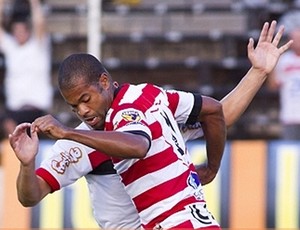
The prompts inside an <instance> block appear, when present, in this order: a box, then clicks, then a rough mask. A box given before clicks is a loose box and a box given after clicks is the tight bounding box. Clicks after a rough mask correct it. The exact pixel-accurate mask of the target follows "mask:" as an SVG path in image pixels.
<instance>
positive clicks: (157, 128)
mask: <svg viewBox="0 0 300 230" xmlns="http://www.w3.org/2000/svg"><path fill="white" fill-rule="evenodd" d="M149 129H150V130H151V134H152V140H155V139H157V138H159V137H161V136H162V127H161V125H160V123H159V122H158V121H156V122H154V123H152V124H151V125H149Z"/></svg>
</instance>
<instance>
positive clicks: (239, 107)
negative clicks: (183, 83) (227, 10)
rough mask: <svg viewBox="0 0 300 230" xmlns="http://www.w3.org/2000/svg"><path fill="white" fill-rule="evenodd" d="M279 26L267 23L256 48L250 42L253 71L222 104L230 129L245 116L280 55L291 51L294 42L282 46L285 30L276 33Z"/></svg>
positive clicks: (251, 69)
mask: <svg viewBox="0 0 300 230" xmlns="http://www.w3.org/2000/svg"><path fill="white" fill-rule="evenodd" d="M276 26H277V22H276V21H272V23H271V24H269V23H268V22H265V23H264V25H263V28H262V30H261V33H260V36H259V39H258V43H257V45H256V47H254V39H253V38H250V39H249V43H248V46H247V49H248V58H249V60H250V62H251V64H252V67H251V68H250V69H249V71H248V72H247V73H246V75H245V76H244V77H243V78H242V80H241V81H240V82H239V84H238V85H237V86H236V87H235V88H234V89H233V90H232V91H231V92H230V93H229V94H227V95H226V96H225V97H224V98H223V99H222V100H221V103H222V105H223V112H224V116H225V121H226V126H227V127H230V126H231V125H233V124H234V122H236V121H237V119H239V117H240V116H241V115H242V114H243V112H244V111H245V110H246V108H247V107H248V106H249V104H250V102H251V101H252V99H253V98H254V96H255V94H256V93H257V92H258V90H259V89H260V88H261V86H262V84H263V83H264V82H265V80H266V78H267V76H268V74H270V72H271V71H272V70H273V69H274V67H275V66H276V64H277V62H278V59H279V58H280V56H281V54H283V53H284V52H285V51H286V50H287V49H289V47H290V46H291V44H292V42H293V41H291V40H290V41H288V42H287V43H285V44H283V45H282V46H279V43H280V40H281V38H282V35H283V32H284V26H283V25H282V26H280V27H279V29H278V32H277V33H276Z"/></svg>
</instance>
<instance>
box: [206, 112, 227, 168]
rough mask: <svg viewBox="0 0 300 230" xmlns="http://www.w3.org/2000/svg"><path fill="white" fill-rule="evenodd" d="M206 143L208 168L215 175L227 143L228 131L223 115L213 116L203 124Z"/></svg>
mask: <svg viewBox="0 0 300 230" xmlns="http://www.w3.org/2000/svg"><path fill="white" fill-rule="evenodd" d="M202 128H203V133H204V137H205V141H206V152H207V166H208V167H209V168H210V169H211V170H212V171H213V172H215V173H217V172H218V170H219V167H220V164H221V160H222V156H223V152H224V148H225V143H226V136H227V130H226V126H225V122H224V118H223V116H221V115H218V114H216V115H211V116H210V117H209V118H207V119H206V121H205V122H202Z"/></svg>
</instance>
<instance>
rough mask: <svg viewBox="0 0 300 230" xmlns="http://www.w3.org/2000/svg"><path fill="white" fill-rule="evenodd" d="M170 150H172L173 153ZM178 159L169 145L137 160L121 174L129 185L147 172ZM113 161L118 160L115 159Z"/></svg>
mask: <svg viewBox="0 0 300 230" xmlns="http://www.w3.org/2000/svg"><path fill="white" fill-rule="evenodd" d="M168 152H172V154H169V153H168ZM177 160H178V157H177V156H176V154H174V153H173V150H172V147H169V148H167V149H165V150H164V151H162V152H160V153H158V154H155V155H153V156H150V157H148V158H145V159H141V160H139V161H137V162H136V163H134V164H133V165H132V166H131V167H130V168H129V169H128V170H126V171H125V172H123V173H121V174H120V176H121V177H122V181H123V183H124V184H125V185H128V184H130V183H132V182H133V181H135V180H137V179H139V178H141V177H143V176H145V175H146V174H149V173H152V172H155V171H157V170H159V169H162V168H165V167H167V166H168V165H170V164H172V163H173V162H175V161H177ZM113 161H114V162H116V161H115V159H113Z"/></svg>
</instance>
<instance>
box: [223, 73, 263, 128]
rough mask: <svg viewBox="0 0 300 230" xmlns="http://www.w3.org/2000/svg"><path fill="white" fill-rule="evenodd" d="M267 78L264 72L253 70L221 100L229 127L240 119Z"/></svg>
mask: <svg viewBox="0 0 300 230" xmlns="http://www.w3.org/2000/svg"><path fill="white" fill-rule="evenodd" d="M266 78H267V76H266V74H265V73H264V72H262V71H261V70H259V69H254V68H251V69H250V70H249V71H248V72H247V74H246V75H245V76H244V77H243V79H242V80H241V81H240V82H239V84H238V85H237V86H236V87H235V88H234V89H233V90H232V91H231V92H230V93H229V94H227V95H226V96H225V97H224V98H223V99H222V100H221V103H222V105H223V113H224V117H225V123H226V126H227V127H230V126H231V125H232V124H233V123H235V122H236V121H237V120H238V119H239V118H240V116H241V115H242V114H243V112H244V111H245V110H246V108H247V107H248V106H249V104H250V103H251V101H252V100H253V98H254V96H255V95H256V93H257V92H258V90H259V89H260V88H261V86H262V84H263V83H264V82H265V80H266Z"/></svg>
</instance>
